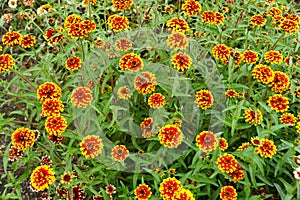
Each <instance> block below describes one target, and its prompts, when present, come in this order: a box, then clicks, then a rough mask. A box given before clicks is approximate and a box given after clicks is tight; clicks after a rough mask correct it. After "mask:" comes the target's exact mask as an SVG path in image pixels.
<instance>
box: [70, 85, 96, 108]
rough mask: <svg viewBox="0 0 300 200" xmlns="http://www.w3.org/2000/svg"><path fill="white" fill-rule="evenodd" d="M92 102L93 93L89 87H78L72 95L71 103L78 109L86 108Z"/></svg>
mask: <svg viewBox="0 0 300 200" xmlns="http://www.w3.org/2000/svg"><path fill="white" fill-rule="evenodd" d="M92 100H93V96H92V91H91V90H90V89H89V88H87V87H78V88H76V89H75V90H73V92H72V94H71V103H72V104H73V106H75V107H77V108H85V107H86V106H87V105H89V104H91V103H92Z"/></svg>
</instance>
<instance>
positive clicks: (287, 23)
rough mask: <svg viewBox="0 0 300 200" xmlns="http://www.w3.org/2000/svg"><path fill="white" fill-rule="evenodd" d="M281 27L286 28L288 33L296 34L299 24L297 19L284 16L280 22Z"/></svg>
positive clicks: (285, 30)
mask: <svg viewBox="0 0 300 200" xmlns="http://www.w3.org/2000/svg"><path fill="white" fill-rule="evenodd" d="M279 28H281V29H282V30H284V32H285V33H286V34H295V33H297V32H298V31H299V25H298V22H297V21H294V20H290V19H287V18H284V19H283V20H282V21H281V23H280V24H279Z"/></svg>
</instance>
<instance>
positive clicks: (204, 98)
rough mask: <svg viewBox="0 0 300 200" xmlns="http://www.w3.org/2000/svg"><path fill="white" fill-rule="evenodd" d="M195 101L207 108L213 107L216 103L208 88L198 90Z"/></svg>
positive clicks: (201, 106)
mask: <svg viewBox="0 0 300 200" xmlns="http://www.w3.org/2000/svg"><path fill="white" fill-rule="evenodd" d="M195 103H196V104H197V106H198V107H200V108H202V109H203V110H206V109H208V108H211V107H212V106H213V103H214V97H213V95H212V94H211V92H209V91H208V90H199V91H197V92H196V100H195Z"/></svg>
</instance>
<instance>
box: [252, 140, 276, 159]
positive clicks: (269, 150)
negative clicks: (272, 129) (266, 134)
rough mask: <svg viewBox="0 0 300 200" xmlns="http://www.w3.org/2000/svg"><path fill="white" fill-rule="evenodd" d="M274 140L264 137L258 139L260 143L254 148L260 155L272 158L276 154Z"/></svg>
mask: <svg viewBox="0 0 300 200" xmlns="http://www.w3.org/2000/svg"><path fill="white" fill-rule="evenodd" d="M276 150H277V148H276V146H275V145H274V142H273V141H271V140H268V139H265V138H262V139H261V140H260V145H259V146H258V147H257V148H256V149H255V151H256V153H258V154H259V155H260V156H261V157H265V158H272V157H273V156H274V155H275V154H276Z"/></svg>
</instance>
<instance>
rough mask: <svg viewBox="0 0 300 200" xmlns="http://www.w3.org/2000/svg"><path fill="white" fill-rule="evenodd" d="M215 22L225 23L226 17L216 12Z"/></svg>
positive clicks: (217, 23)
mask: <svg viewBox="0 0 300 200" xmlns="http://www.w3.org/2000/svg"><path fill="white" fill-rule="evenodd" d="M215 16H216V17H215V24H216V25H219V24H223V22H224V20H225V17H224V15H223V14H222V13H219V12H216V13H215Z"/></svg>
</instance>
